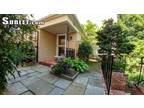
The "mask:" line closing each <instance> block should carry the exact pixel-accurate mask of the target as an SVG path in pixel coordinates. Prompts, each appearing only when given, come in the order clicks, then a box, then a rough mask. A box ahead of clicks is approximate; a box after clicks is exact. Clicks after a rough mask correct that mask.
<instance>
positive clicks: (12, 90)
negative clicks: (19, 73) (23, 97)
mask: <svg viewBox="0 0 144 108" xmlns="http://www.w3.org/2000/svg"><path fill="white" fill-rule="evenodd" d="M7 89H8V90H7V91H6V92H5V93H4V94H6V95H18V94H21V93H23V92H26V91H28V89H27V88H26V87H24V86H23V85H22V84H21V83H20V82H17V83H14V84H10V85H8V87H7Z"/></svg>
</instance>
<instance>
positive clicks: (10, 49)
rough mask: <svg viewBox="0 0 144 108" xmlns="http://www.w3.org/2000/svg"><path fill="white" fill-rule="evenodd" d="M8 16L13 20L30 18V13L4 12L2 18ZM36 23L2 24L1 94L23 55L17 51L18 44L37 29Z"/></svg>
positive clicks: (0, 25)
mask: <svg viewBox="0 0 144 108" xmlns="http://www.w3.org/2000/svg"><path fill="white" fill-rule="evenodd" d="M3 17H8V18H9V19H11V20H16V19H21V20H24V19H29V18H30V17H32V16H30V15H20V14H17V15H15V14H4V15H2V14H1V15H0V20H1V19H2V18H3ZM36 28H37V27H36V25H3V24H0V94H1V93H2V92H3V90H5V89H6V85H7V76H8V75H9V74H11V75H13V76H14V72H15V71H16V64H17V60H18V58H19V57H20V56H21V54H20V53H18V51H17V44H18V43H21V42H22V41H23V40H24V37H26V36H27V35H29V34H31V33H32V32H33V31H35V30H36Z"/></svg>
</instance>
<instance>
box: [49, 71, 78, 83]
mask: <svg viewBox="0 0 144 108" xmlns="http://www.w3.org/2000/svg"><path fill="white" fill-rule="evenodd" d="M50 73H51V74H53V75H55V76H57V77H61V78H64V79H66V80H70V81H73V80H74V79H75V78H76V77H77V76H78V74H79V72H76V71H75V73H74V75H68V74H61V75H59V74H54V73H53V72H50Z"/></svg>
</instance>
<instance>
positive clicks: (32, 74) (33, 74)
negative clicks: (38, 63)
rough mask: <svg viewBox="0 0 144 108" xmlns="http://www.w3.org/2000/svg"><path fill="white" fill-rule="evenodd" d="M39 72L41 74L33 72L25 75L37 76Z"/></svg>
mask: <svg viewBox="0 0 144 108" xmlns="http://www.w3.org/2000/svg"><path fill="white" fill-rule="evenodd" d="M40 74H41V73H40V72H34V73H30V74H28V75H27V76H28V77H33V76H38V75H40Z"/></svg>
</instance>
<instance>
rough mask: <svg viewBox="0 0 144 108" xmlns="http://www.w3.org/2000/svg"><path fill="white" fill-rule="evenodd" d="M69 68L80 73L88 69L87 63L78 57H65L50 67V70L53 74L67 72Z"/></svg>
mask: <svg viewBox="0 0 144 108" xmlns="http://www.w3.org/2000/svg"><path fill="white" fill-rule="evenodd" d="M70 68H72V69H74V70H75V71H78V72H80V73H83V72H86V71H87V70H88V65H87V64H86V63H85V62H84V61H83V60H80V59H78V58H77V59H71V58H65V59H63V60H62V61H59V62H58V63H57V64H56V65H55V66H53V67H52V72H53V73H55V74H62V73H66V72H68V70H69V69H70Z"/></svg>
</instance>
